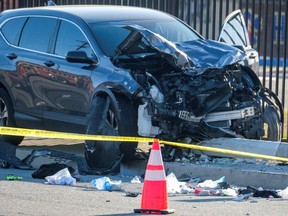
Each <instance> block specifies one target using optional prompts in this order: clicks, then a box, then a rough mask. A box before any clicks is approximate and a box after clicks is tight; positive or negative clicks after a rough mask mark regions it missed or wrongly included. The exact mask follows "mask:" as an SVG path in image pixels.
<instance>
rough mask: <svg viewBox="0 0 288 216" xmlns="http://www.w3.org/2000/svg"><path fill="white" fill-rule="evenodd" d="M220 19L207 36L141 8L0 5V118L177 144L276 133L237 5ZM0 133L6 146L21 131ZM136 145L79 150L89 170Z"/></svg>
mask: <svg viewBox="0 0 288 216" xmlns="http://www.w3.org/2000/svg"><path fill="white" fill-rule="evenodd" d="M223 27H224V28H223V30H222V32H221V34H220V36H219V42H217V41H211V40H206V39H204V38H203V37H202V36H201V35H199V34H198V33H197V32H196V31H195V30H193V29H191V28H190V27H189V26H188V25H186V24H185V23H183V22H182V21H180V20H179V19H177V18H175V17H173V16H171V15H168V14H165V13H163V12H159V11H155V10H151V9H145V8H136V7H118V6H91V5H89V6H56V7H40V8H28V9H17V10H7V11H4V12H2V14H1V17H0V34H1V37H0V62H1V64H0V105H1V106H0V109H1V110H0V113H1V118H0V124H1V126H14V127H24V128H37V129H46V130H54V131H64V132H76V133H87V134H102V135H113V136H114V135H115V136H117V135H122V136H147V137H157V138H160V139H163V140H169V141H183V142H187V143H191V142H197V141H201V140H205V139H210V138H215V137H227V136H228V137H244V138H248V139H261V138H263V137H264V136H268V139H270V140H280V139H281V134H282V133H281V125H282V122H283V110H282V106H281V103H280V102H279V100H278V98H277V96H276V95H275V94H274V93H273V92H271V91H269V90H268V89H266V88H264V87H263V86H262V84H261V82H260V81H259V79H258V77H257V75H256V73H255V72H254V71H255V70H257V64H258V53H257V52H256V51H255V50H253V49H252V48H251V46H250V44H249V39H248V35H247V31H246V27H245V23H244V21H243V16H242V14H241V12H240V11H236V12H234V13H232V14H231V15H230V16H229V17H228V18H227V20H226V21H225V24H224V26H223ZM227 43H229V44H230V45H227ZM265 131H266V132H265ZM2 138H3V139H5V140H6V141H9V142H11V143H14V144H15V145H17V144H19V143H20V142H21V141H22V139H23V137H11V136H2ZM136 147H137V143H129V142H127V143H119V142H108V141H86V142H85V157H86V160H87V163H88V164H89V166H90V167H91V168H95V169H102V168H109V167H111V166H112V165H113V163H114V161H116V160H119V159H121V160H122V161H128V160H130V159H131V158H132V157H133V155H134V153H135V149H136Z"/></svg>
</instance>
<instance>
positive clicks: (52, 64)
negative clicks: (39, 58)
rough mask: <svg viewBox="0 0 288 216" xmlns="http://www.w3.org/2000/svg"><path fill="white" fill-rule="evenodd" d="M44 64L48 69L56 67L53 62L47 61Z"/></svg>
mask: <svg viewBox="0 0 288 216" xmlns="http://www.w3.org/2000/svg"><path fill="white" fill-rule="evenodd" d="M44 64H45V65H46V66H47V67H52V66H54V65H55V63H54V62H53V61H45V62H44Z"/></svg>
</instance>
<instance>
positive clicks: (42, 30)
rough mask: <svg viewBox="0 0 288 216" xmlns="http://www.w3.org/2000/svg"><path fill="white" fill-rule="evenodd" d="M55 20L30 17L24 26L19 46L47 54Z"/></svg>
mask: <svg viewBox="0 0 288 216" xmlns="http://www.w3.org/2000/svg"><path fill="white" fill-rule="evenodd" d="M56 22H57V20H56V19H53V18H45V17H31V18H29V19H28V21H27V23H26V24H25V26H24V29H23V31H22V34H21V38H20V41H19V46H20V47H23V48H27V49H32V50H36V51H41V52H47V49H48V45H49V41H50V37H51V34H52V33H53V31H54V29H55V25H56Z"/></svg>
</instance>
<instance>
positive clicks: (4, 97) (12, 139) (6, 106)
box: [0, 88, 23, 145]
mask: <svg viewBox="0 0 288 216" xmlns="http://www.w3.org/2000/svg"><path fill="white" fill-rule="evenodd" d="M0 126H1V127H3V126H8V127H14V126H15V120H14V111H13V106H12V102H11V100H10V98H9V96H8V94H7V92H6V91H5V90H4V89H1V88H0ZM1 139H2V140H3V141H6V142H9V143H11V144H13V145H19V144H20V143H21V142H22V140H23V137H20V136H5V135H3V136H2V135H1Z"/></svg>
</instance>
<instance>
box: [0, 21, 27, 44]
mask: <svg viewBox="0 0 288 216" xmlns="http://www.w3.org/2000/svg"><path fill="white" fill-rule="evenodd" d="M26 20H27V18H24V17H21V18H14V19H11V20H9V21H7V22H6V23H5V24H4V25H3V26H2V27H1V31H2V34H3V35H4V37H5V39H6V40H7V41H8V42H9V43H10V44H13V45H18V39H19V36H20V33H21V30H22V28H23V25H24V23H25V22H26Z"/></svg>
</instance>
